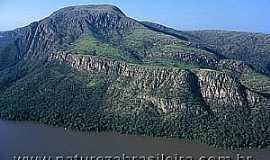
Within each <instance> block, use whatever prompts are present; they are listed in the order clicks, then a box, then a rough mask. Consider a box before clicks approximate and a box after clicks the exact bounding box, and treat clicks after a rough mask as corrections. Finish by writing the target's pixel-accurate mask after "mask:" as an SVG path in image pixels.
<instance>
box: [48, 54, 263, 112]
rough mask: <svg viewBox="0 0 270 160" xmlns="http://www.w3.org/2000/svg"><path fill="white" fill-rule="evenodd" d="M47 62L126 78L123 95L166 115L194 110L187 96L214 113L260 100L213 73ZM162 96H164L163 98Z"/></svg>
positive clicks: (88, 61) (89, 59) (95, 60)
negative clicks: (229, 106) (126, 83)
mask: <svg viewBox="0 0 270 160" xmlns="http://www.w3.org/2000/svg"><path fill="white" fill-rule="evenodd" d="M48 60H49V61H57V62H59V63H61V64H66V65H70V66H71V67H73V68H74V69H76V70H79V71H88V72H91V73H106V74H116V75H117V76H119V77H124V78H125V79H126V81H128V82H129V83H130V85H129V87H128V89H126V88H122V89H123V90H122V93H121V94H124V93H127V95H128V94H130V93H132V92H135V91H136V92H137V93H138V94H136V95H132V97H130V98H132V99H134V98H135V99H136V98H138V99H144V100H146V101H148V102H150V103H152V104H153V105H155V106H157V107H158V108H159V109H161V110H163V111H164V112H172V111H179V110H181V109H186V108H187V107H188V106H189V107H190V106H192V105H193V104H189V102H186V101H187V97H186V96H190V98H191V99H192V98H193V100H194V102H195V101H196V103H197V105H198V106H200V107H202V106H203V105H205V106H211V107H210V108H211V110H212V111H216V109H217V107H221V106H226V105H231V106H239V107H241V106H242V107H244V106H249V107H252V106H254V105H256V103H259V101H260V100H261V96H260V95H256V94H255V93H252V92H251V91H249V90H247V89H246V88H245V87H244V86H243V85H242V84H241V83H240V82H239V81H238V80H237V79H236V78H234V77H231V76H230V75H228V74H226V73H223V72H220V71H215V70H210V69H194V71H193V72H192V71H188V70H182V69H179V68H176V67H175V68H172V67H167V68H166V67H158V66H143V65H138V64H131V63H127V62H122V61H116V60H111V59H108V58H102V57H95V56H89V55H88V56H84V55H74V54H68V53H65V52H60V53H56V54H50V56H49V59H48ZM162 92H163V93H164V94H161V93H162ZM155 93H158V94H155ZM185 94H186V95H185ZM129 96H130V95H129ZM123 97H126V95H123ZM202 108H203V109H206V108H204V107H202ZM202 108H200V109H202ZM197 112H198V110H197Z"/></svg>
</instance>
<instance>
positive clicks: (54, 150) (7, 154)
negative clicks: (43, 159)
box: [0, 121, 270, 160]
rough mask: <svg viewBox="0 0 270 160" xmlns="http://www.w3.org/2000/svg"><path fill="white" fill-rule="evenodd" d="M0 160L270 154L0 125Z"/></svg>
mask: <svg viewBox="0 0 270 160" xmlns="http://www.w3.org/2000/svg"><path fill="white" fill-rule="evenodd" d="M0 135H1V136H0V160H9V159H13V158H12V157H13V156H52V157H55V156H74V155H80V156H101V155H103V156H106V155H110V156H117V155H119V156H121V155H123V154H126V155H130V156H131V155H134V156H152V155H153V156H158V155H161V154H164V155H169V156H172V157H173V158H174V157H175V154H178V155H180V156H182V157H188V156H192V157H193V158H194V159H198V158H199V157H201V156H215V157H216V158H218V157H220V156H230V157H231V158H232V159H236V157H237V154H241V155H244V156H253V157H254V159H256V160H269V159H270V150H246V151H225V150H221V149H216V148H213V147H209V146H207V145H204V144H196V143H192V142H188V141H184V140H179V139H173V138H153V137H143V136H127V135H119V134H115V133H91V134H89V133H81V132H71V131H67V130H65V129H63V128H54V127H49V126H45V125H40V124H34V123H31V122H10V121H0Z"/></svg>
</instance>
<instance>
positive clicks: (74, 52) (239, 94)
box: [0, 5, 270, 148]
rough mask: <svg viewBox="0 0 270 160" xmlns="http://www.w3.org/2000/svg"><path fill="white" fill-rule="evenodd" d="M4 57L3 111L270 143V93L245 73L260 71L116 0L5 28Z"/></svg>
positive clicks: (61, 121)
mask: <svg viewBox="0 0 270 160" xmlns="http://www.w3.org/2000/svg"><path fill="white" fill-rule="evenodd" d="M0 62H3V63H1V64H0V117H1V118H2V119H9V120H32V121H38V122H41V123H46V124H50V125H57V126H64V127H67V128H70V129H77V130H86V131H117V132H122V133H129V134H146V135H153V136H173V137H179V138H188V139H192V140H195V139H196V140H199V141H202V142H204V143H208V144H211V145H215V146H220V147H226V148H230V147H232V148H241V147H266V146H268V145H269V142H270V141H269V137H270V136H268V135H269V133H270V132H269V131H270V127H269V124H270V123H269V115H270V113H269V104H270V103H269V97H268V96H269V95H268V92H265V91H262V90H259V89H258V87H251V86H252V85H250V83H253V81H245V80H246V78H245V77H246V76H247V75H250V74H251V73H252V74H258V75H261V73H258V72H256V69H254V67H253V65H250V64H248V63H246V62H245V61H239V60H237V59H230V58H227V57H226V56H225V54H224V55H223V53H219V52H214V51H212V49H211V48H210V47H208V44H206V45H202V40H201V39H200V38H199V37H196V36H193V35H192V34H191V33H186V32H180V31H175V30H170V29H167V28H165V27H163V26H160V25H153V24H152V23H148V24H146V23H142V22H138V21H136V20H133V19H131V18H129V17H127V16H125V14H124V13H123V12H122V11H121V10H120V9H119V8H117V7H115V6H111V5H85V6H73V7H66V8H63V9H60V10H59V11H56V12H54V13H53V14H52V15H51V16H49V17H47V18H45V19H43V20H41V21H38V22H34V23H32V24H30V25H29V26H26V27H23V28H19V29H16V30H14V31H9V32H2V33H0ZM266 77H267V76H266ZM265 81H266V83H265V84H266V85H268V83H267V82H268V79H267V78H265ZM237 123H238V125H235V124H237ZM209 128H210V129H209ZM210 135H211V136H210Z"/></svg>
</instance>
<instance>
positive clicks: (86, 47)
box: [68, 35, 128, 60]
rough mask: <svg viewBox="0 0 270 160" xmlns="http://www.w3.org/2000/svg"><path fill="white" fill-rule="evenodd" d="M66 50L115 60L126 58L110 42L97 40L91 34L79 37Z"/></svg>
mask: <svg viewBox="0 0 270 160" xmlns="http://www.w3.org/2000/svg"><path fill="white" fill-rule="evenodd" d="M68 51H69V52H71V53H73V54H82V55H94V56H101V57H108V58H112V59H115V60H128V57H127V56H126V55H125V52H124V51H122V50H120V49H118V48H117V47H114V46H113V45H112V44H108V43H105V42H101V41H98V40H97V39H96V38H94V37H93V36H91V35H85V36H83V37H81V38H79V39H78V40H77V41H76V42H75V43H74V44H73V45H72V46H70V49H69V50H68Z"/></svg>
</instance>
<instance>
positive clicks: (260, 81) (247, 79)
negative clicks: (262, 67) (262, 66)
mask: <svg viewBox="0 0 270 160" xmlns="http://www.w3.org/2000/svg"><path fill="white" fill-rule="evenodd" d="M241 82H242V84H244V85H245V86H247V87H248V88H250V89H252V90H254V91H257V92H261V93H268V94H270V77H269V76H267V75H263V74H260V73H248V74H243V75H242V76H241Z"/></svg>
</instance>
